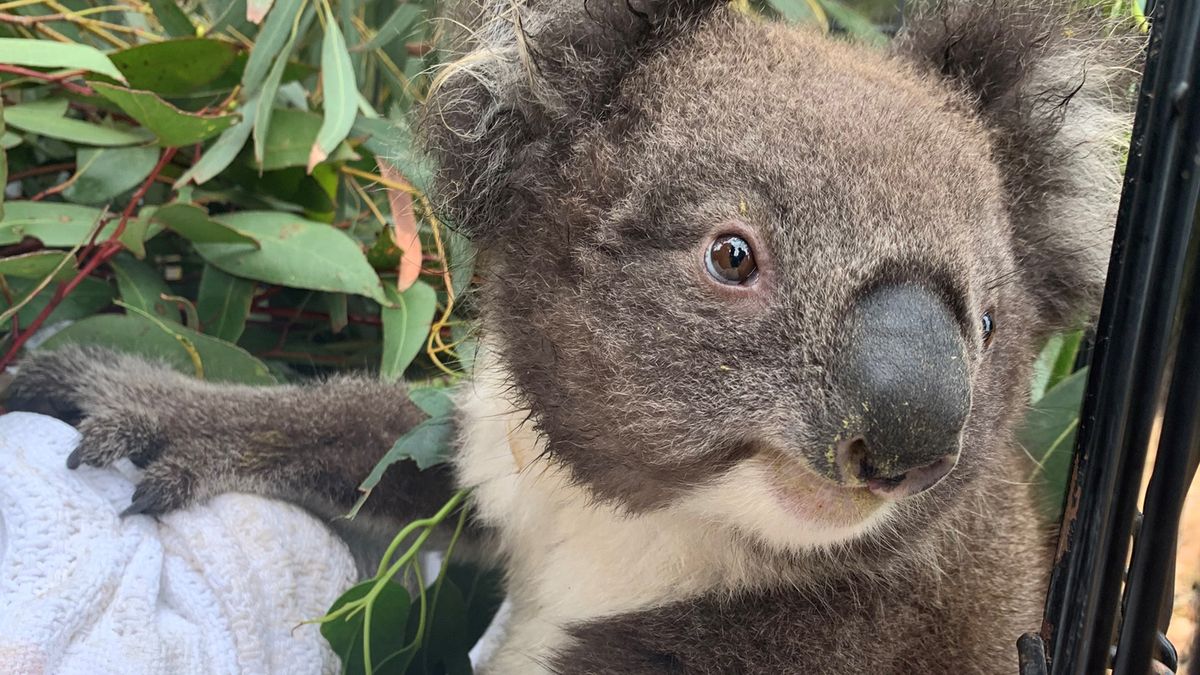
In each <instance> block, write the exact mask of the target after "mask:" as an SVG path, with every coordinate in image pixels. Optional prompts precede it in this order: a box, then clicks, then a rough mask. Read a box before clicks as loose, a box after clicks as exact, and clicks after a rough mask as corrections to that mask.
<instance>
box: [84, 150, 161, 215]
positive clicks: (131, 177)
mask: <svg viewBox="0 0 1200 675" xmlns="http://www.w3.org/2000/svg"><path fill="white" fill-rule="evenodd" d="M156 164H158V150H156V149H155V148H150V147H133V148H79V149H78V150H76V151H75V167H76V168H75V175H76V178H75V182H74V183H72V184H71V186H70V187H68V188H67V189H66V190H64V191H63V193H62V195H63V198H65V199H67V200H68V201H72V202H76V203H79V204H104V203H107V202H109V201H112V199H113V198H115V197H117V196H118V195H120V194H122V193H124V192H126V191H128V190H132V189H133V188H135V187H137V186H138V185H141V184H142V181H144V180H146V176H149V175H150V172H151V171H153V170H154V166H155V165H156Z"/></svg>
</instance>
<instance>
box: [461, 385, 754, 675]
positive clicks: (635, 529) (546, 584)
mask: <svg viewBox="0 0 1200 675" xmlns="http://www.w3.org/2000/svg"><path fill="white" fill-rule="evenodd" d="M504 391H505V389H504V387H503V383H502V375H500V374H498V373H494V372H493V373H487V372H481V373H479V374H478V375H477V376H476V378H475V381H474V382H473V383H472V384H471V385H468V386H467V387H466V389H465V390H464V392H463V394H462V396H461V398H460V401H459V414H460V415H461V419H462V424H463V427H462V436H461V447H460V449H459V457H458V466H459V476H460V480H461V482H462V483H463V484H464V485H466V486H471V487H473V488H474V493H473V498H474V501H475V504H476V507H475V508H476V512H475V514H476V516H477V517H479V518H480V519H481V520H482V521H483V522H485V523H487V524H488V525H490V526H492V527H494V528H496V530H497V531H498V533H499V540H500V541H499V546H500V553H501V555H502V556H503V558H504V560H505V563H506V566H507V571H508V580H509V581H508V589H509V599H510V601H511V602H512V608H513V612H512V615H511V619H510V621H509V622H508V625H507V627H506V631H505V636H504V639H503V642H502V644H501V646H500V648H499V650H498V651H497V652H496V654H495V655H494V657H493V658H492V659H491V661H490V662H489V664H488V670H487V672H489V673H505V674H507V673H531V672H537V671H539V670H544V668H545V663H546V661H547V660H548V659H549V657H550V656H552V655H553V653H554V652H555V650H556V649H558V648H561V647H562V646H563V645H564V642H565V639H566V633H565V630H564V629H565V628H566V627H567V626H569V625H570V624H572V623H576V622H581V621H587V620H589V619H596V618H600V617H604V616H611V615H614V614H621V613H625V612H630V611H635V610H638V609H642V608H646V607H652V606H655V605H659V604H663V603H665V602H670V601H673V600H677V599H681V598H685V597H688V596H691V595H695V594H699V593H702V592H705V591H709V590H713V589H721V588H732V587H735V586H738V587H745V586H746V585H753V584H754V583H755V582H756V581H759V580H761V579H760V577H761V576H762V575H763V572H762V570H760V569H759V566H756V565H755V564H753V562H752V561H751V560H750V556H748V555H747V554H746V553H745V549H744V547H743V546H742V545H739V543H738V542H737V541H736V537H735V536H734V535H733V533H732V531H731V530H730V529H728V528H725V527H718V526H715V525H713V524H711V523H708V522H705V519H704V518H703V516H701V515H699V514H695V513H693V512H692V511H691V510H689V509H687V508H686V506H681V507H679V508H670V509H666V510H663V511H659V512H654V513H651V514H647V515H636V516H631V515H627V514H623V513H621V512H620V511H618V510H616V509H614V508H613V507H611V506H609V505H606V504H596V503H594V502H592V501H591V500H590V499H589V498H588V494H587V492H586V490H584V489H583V488H580V487H578V486H575V485H572V484H571V483H570V482H569V480H567V477H566V476H565V472H564V470H563V469H561V468H560V467H556V466H554V465H553V464H552V463H550V462H548V461H546V460H544V459H541V458H540V453H541V447H540V443H541V442H540V439H539V438H538V436H537V434H536V433H535V432H534V431H533V430H532V429H531V428H530V427H529V425H527V424H522V422H523V421H524V417H523V415H522V413H520V412H519V411H516V410H514V408H513V406H512V405H511V404H509V403H508V402H507V401H506V398H505V396H504V393H503V392H504Z"/></svg>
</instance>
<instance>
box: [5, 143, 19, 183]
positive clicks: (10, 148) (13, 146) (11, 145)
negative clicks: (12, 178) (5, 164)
mask: <svg viewBox="0 0 1200 675" xmlns="http://www.w3.org/2000/svg"><path fill="white" fill-rule="evenodd" d="M20 144H21V137H20V136H18V135H16V134H14V133H13V132H11V131H5V132H4V134H3V135H0V148H4V149H5V150H12V149H13V148H15V147H17V146H18V145H20ZM6 182H7V181H6Z"/></svg>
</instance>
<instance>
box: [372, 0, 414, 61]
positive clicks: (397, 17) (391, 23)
mask: <svg viewBox="0 0 1200 675" xmlns="http://www.w3.org/2000/svg"><path fill="white" fill-rule="evenodd" d="M424 13H425V12H424V11H423V10H422V9H421V8H420V7H418V6H417V5H400V6H399V7H397V8H396V10H395V11H394V12H392V15H391V16H389V17H388V18H387V21H384V22H383V25H382V26H380V27H379V32H377V33H375V36H374V37H372V38H371V39H370V40H368V41H367V42H366V44H363V45H361V46H358V47H355V51H372V50H375V49H380V48H383V47H386V46H387V45H388V44H390V43H391V42H392V40H395V39H397V38H405V37H408V32H409V31H410V30H412V27H413V26H415V25H416V24H417V21H419V20H420V19H421V16H422V15H423V14H424Z"/></svg>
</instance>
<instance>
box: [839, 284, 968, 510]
mask: <svg viewBox="0 0 1200 675" xmlns="http://www.w3.org/2000/svg"><path fill="white" fill-rule="evenodd" d="M847 322H848V324H847V329H848V331H847V336H848V338H849V339H848V341H847V346H846V349H845V350H844V351H843V353H842V354H841V356H840V359H839V360H840V365H841V367H840V369H839V372H840V373H841V374H842V377H841V378H840V382H839V385H838V388H839V390H840V392H839V393H840V395H841V399H842V401H843V405H844V408H843V419H842V420H841V425H840V426H841V427H842V428H841V429H840V430H839V431H838V433H837V438H836V440H835V442H834V450H835V452H834V459H835V460H836V463H837V469H838V472H839V473H840V474H841V478H842V479H843V480H844V481H846V482H848V483H859V482H861V483H865V484H866V486H867V487H868V488H869V489H870V490H871V491H872V492H873V493H875V494H876V495H879V496H881V497H885V498H889V499H899V498H902V497H907V496H909V495H914V494H917V493H918V492H922V491H924V490H927V489H929V488H931V487H933V486H934V485H935V484H936V483H937V482H938V481H940V480H941V479H942V478H944V477H945V476H946V475H947V474H949V473H950V471H951V469H953V468H954V465H955V463H956V462H957V461H958V454H959V443H960V436H961V433H962V428H963V424H964V423H965V422H966V418H967V413H968V411H969V409H970V402H971V390H970V381H969V379H968V377H969V376H968V372H967V364H966V349H965V344H964V340H963V334H962V331H961V329H960V326H959V324H958V322H957V321H956V320H955V318H954V315H953V314H952V313H951V311H950V309H949V307H947V306H946V303H944V302H943V301H942V300H941V299H939V298H938V297H937V296H935V295H934V294H932V293H930V292H929V291H927V290H925V289H923V288H921V287H918V286H912V285H903V286H885V287H882V288H879V289H877V290H874V291H873V292H871V294H870V295H867V296H866V297H864V298H863V299H862V300H860V301H859V302H858V304H857V306H856V307H855V309H854V311H853V312H852V313H851V316H850V317H848V319H847Z"/></svg>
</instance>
